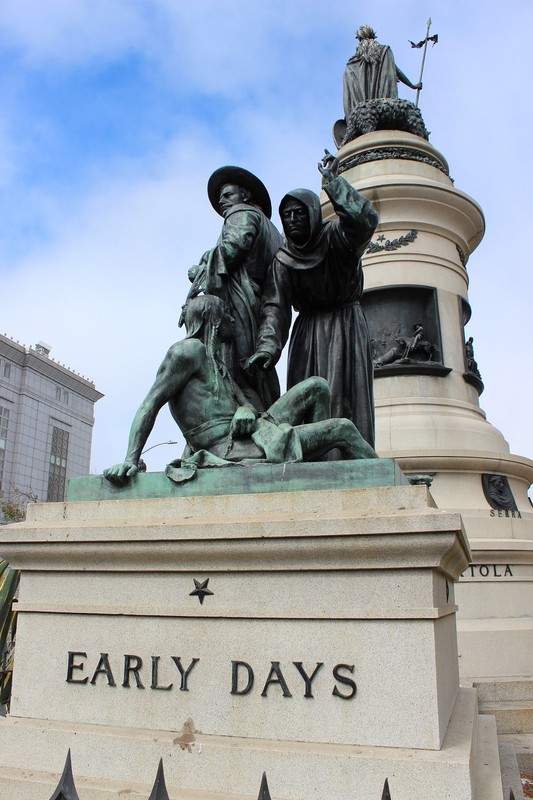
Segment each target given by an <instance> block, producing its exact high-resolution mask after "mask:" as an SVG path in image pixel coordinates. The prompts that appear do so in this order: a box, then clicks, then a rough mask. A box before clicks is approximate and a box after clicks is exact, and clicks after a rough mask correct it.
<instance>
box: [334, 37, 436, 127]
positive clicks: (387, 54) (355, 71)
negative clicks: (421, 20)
mask: <svg viewBox="0 0 533 800" xmlns="http://www.w3.org/2000/svg"><path fill="white" fill-rule="evenodd" d="M355 37H356V39H357V40H358V42H359V45H358V47H357V49H356V51H355V53H354V55H353V56H352V57H351V58H350V59H349V61H348V63H347V64H346V69H345V70H344V92H343V95H344V115H345V117H346V120H348V119H349V118H350V114H351V113H352V111H353V110H354V107H355V106H356V105H357V103H362V102H363V101H364V100H376V99H378V98H381V97H389V98H391V97H392V98H397V97H398V81H401V82H402V83H404V84H405V85H406V86H409V88H410V89H421V88H422V84H421V83H416V84H415V83H411V81H410V80H409V78H408V77H407V75H404V73H403V72H402V71H401V69H400V68H399V67H398V65H397V64H396V62H395V61H394V56H393V54H392V50H391V49H390V47H389V46H388V45H385V44H379V42H378V40H377V38H376V32H375V31H374V30H373V28H371V27H370V25H361V27H360V28H359V30H358V31H357V33H356V34H355Z"/></svg>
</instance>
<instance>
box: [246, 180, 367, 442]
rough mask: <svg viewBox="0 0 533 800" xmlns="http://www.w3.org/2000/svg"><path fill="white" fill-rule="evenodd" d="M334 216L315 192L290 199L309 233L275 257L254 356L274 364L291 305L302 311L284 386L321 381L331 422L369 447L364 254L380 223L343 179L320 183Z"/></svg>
mask: <svg viewBox="0 0 533 800" xmlns="http://www.w3.org/2000/svg"><path fill="white" fill-rule="evenodd" d="M324 189H325V191H326V192H327V194H328V196H329V197H330V199H331V202H332V204H333V207H334V209H335V212H336V213H337V217H338V218H337V219H336V220H333V221H330V222H322V213H321V207H320V200H319V198H318V196H317V195H316V194H315V193H314V192H310V191H308V190H307V189H296V190H295V191H293V192H290V193H289V194H288V195H286V196H285V197H284V198H283V200H282V202H281V206H280V209H281V208H282V207H283V205H284V204H285V202H286V201H287V200H288V199H295V200H298V201H300V202H301V203H303V204H304V205H305V207H306V208H307V210H308V213H309V219H310V225H311V235H310V238H309V240H308V241H307V242H306V244H304V245H302V246H297V245H295V244H294V243H293V242H291V241H287V242H286V243H285V245H284V246H283V247H282V248H281V249H280V250H279V251H278V252H277V253H276V256H275V258H274V261H273V265H272V270H271V271H270V273H269V275H268V277H267V279H266V281H265V286H264V289H263V308H262V313H261V325H260V329H259V333H258V337H257V345H256V352H264V353H268V354H269V355H271V356H272V358H273V361H274V363H276V361H277V360H278V358H279V356H280V354H281V351H282V349H283V347H284V345H285V343H286V341H287V338H288V335H289V329H290V324H291V306H292V307H294V309H296V310H297V311H298V312H299V314H298V317H297V318H296V321H295V323H294V327H293V331H292V335H291V341H290V346H289V358H288V373H287V387H288V388H290V387H291V386H294V385H295V384H296V383H298V382H299V381H301V380H304V378H308V377H311V376H313V375H318V376H319V377H322V378H325V379H326V380H327V381H328V383H329V385H330V387H331V394H332V410H331V416H332V417H345V418H347V419H350V420H351V421H352V422H353V423H354V424H355V425H356V427H357V428H358V430H359V432H360V433H361V435H362V437H363V438H364V439H365V440H366V441H367V442H368V443H369V444H370V445H371V446H372V447H373V446H374V439H375V436H374V399H373V365H372V354H371V349H370V341H369V335H368V327H367V323H366V318H365V315H364V312H363V309H362V308H361V305H360V303H359V300H360V298H361V295H362V293H363V270H362V266H361V256H362V255H363V253H364V251H365V250H366V247H367V245H368V243H369V241H370V238H371V237H372V234H373V232H374V230H375V228H376V225H377V223H378V216H377V214H376V212H375V210H374V208H373V207H372V204H371V203H370V201H369V200H367V199H366V198H365V197H363V195H361V194H359V192H357V191H356V190H355V189H354V188H353V187H352V186H350V184H349V183H348V182H347V181H346V180H344V178H342V177H338V178H335V179H334V180H332V181H330V182H329V183H327V184H326V185H325V186H324Z"/></svg>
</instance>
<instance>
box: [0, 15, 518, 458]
mask: <svg viewBox="0 0 533 800" xmlns="http://www.w3.org/2000/svg"><path fill="white" fill-rule="evenodd" d="M429 17H431V18H432V27H431V33H437V34H438V36H439V43H438V44H437V45H436V46H435V47H431V48H430V49H429V50H428V54H427V59H426V68H425V73H424V78H423V81H424V88H423V90H422V92H421V95H420V103H419V105H420V108H421V111H422V114H423V117H424V121H425V124H426V127H427V128H428V129H429V130H430V131H431V136H430V141H431V143H432V144H433V145H434V146H435V147H436V148H437V149H438V150H439V151H440V152H441V153H442V154H443V155H444V156H445V157H446V159H447V160H448V163H449V165H450V173H451V175H452V177H453V178H454V180H455V186H456V187H457V188H458V189H460V190H462V191H464V192H466V193H467V194H469V195H470V196H471V197H473V198H474V199H475V200H476V201H477V202H478V203H479V204H480V205H481V207H482V208H483V211H484V213H485V218H486V225H487V230H486V234H485V238H484V240H483V241H482V243H481V244H480V245H479V247H478V249H477V250H476V251H475V252H474V253H473V254H472V256H471V257H470V260H469V263H468V272H469V277H470V287H469V299H470V303H471V306H472V319H471V321H470V322H469V324H468V325H467V328H466V334H467V336H473V337H474V342H475V355H476V359H477V361H478V364H479V368H480V371H481V374H482V377H483V380H484V383H485V392H484V394H482V396H481V400H480V403H481V407H482V408H483V409H484V411H485V412H486V414H487V417H488V419H489V421H490V422H491V423H492V424H493V425H495V426H496V427H497V428H499V429H500V430H501V431H502V432H503V434H504V436H505V438H506V439H507V441H508V442H509V444H510V447H511V452H514V453H517V454H519V455H525V456H528V457H530V458H533V427H532V426H531V425H530V403H531V397H532V395H533V377H532V369H531V366H530V353H529V346H530V343H531V335H530V331H531V310H530V309H531V306H532V297H533V291H532V290H533V276H532V256H531V253H532V248H531V244H530V242H529V238H528V237H529V235H530V233H531V232H530V233H528V231H529V226H530V225H531V218H530V216H529V215H530V213H531V212H532V210H533V203H532V202H531V199H530V198H531V185H532V179H533V174H532V173H533V168H532V162H531V157H530V152H531V126H532V116H533V111H532V110H531V109H532V104H531V98H530V96H529V92H528V88H529V84H530V71H531V56H530V53H529V48H528V46H527V41H528V35H529V32H530V31H531V30H532V29H533V3H532V2H531V0H507V2H506V3H505V4H503V3H502V2H501V1H500V0H499V1H498V2H497V1H496V0H466V2H465V1H464V0H463V1H462V2H459V0H444V2H443V1H442V0H441V2H439V3H434V2H426V0H375V2H374V3H372V4H369V3H361V2H356V0H351V2H347V1H345V0H339V2H337V3H336V4H334V6H328V5H327V4H325V3H324V2H323V0H268V2H266V1H265V0H196V1H195V2H194V3H193V2H183V1H180V0H47V1H46V3H43V2H42V0H0V202H1V207H2V212H3V213H2V216H1V218H0V292H1V298H2V303H1V308H2V312H1V317H0V332H2V333H3V332H5V333H7V335H9V336H12V337H13V338H14V339H17V340H19V341H20V342H21V343H24V344H26V345H27V346H30V345H33V344H35V343H36V342H38V341H39V340H42V341H44V342H46V343H48V344H50V345H51V346H52V352H51V356H52V357H53V358H55V359H56V360H57V361H59V362H60V363H63V364H65V365H67V366H69V367H71V368H72V369H74V370H76V371H77V372H80V373H81V374H83V375H85V376H87V377H88V378H90V379H91V380H93V381H94V383H95V385H96V387H97V388H98V389H99V390H100V391H102V392H103V393H104V394H105V397H104V398H103V399H102V400H100V401H99V402H98V403H97V405H96V409H95V414H96V422H95V427H94V435H93V452H92V466H91V470H92V472H94V473H100V472H101V471H102V470H103V468H104V467H106V466H109V465H111V464H113V463H116V462H117V461H120V460H122V458H123V457H124V455H125V451H126V443H127V437H128V431H129V427H130V423H131V420H132V418H133V415H134V413H135V410H136V408H137V407H138V405H139V403H140V401H141V400H142V399H143V397H144V395H145V393H146V391H147V390H148V388H149V386H150V385H151V383H152V380H153V377H154V375H155V371H156V369H157V367H158V365H159V363H160V361H161V359H162V357H163V355H164V353H165V351H166V349H167V347H168V346H169V345H170V344H171V343H172V342H174V341H176V340H177V339H179V338H182V336H183V333H182V331H180V330H179V329H178V327H177V320H178V317H179V313H180V309H181V304H182V302H183V300H184V298H185V295H186V293H187V291H188V287H189V284H188V280H187V270H188V268H189V267H190V266H191V265H192V264H195V263H197V262H198V259H199V258H200V256H201V255H202V253H203V252H204V251H205V250H207V249H208V248H210V247H212V246H213V245H214V244H215V242H216V239H217V236H218V233H219V232H220V227H221V219H220V217H219V216H218V215H217V214H216V213H215V211H214V210H213V209H212V208H211V206H210V204H209V201H208V199H207V194H206V184H207V180H208V178H209V176H210V174H211V173H212V172H213V171H214V170H215V169H216V168H218V167H220V166H222V165H224V164H237V165H240V166H243V167H246V168H247V169H250V170H251V171H253V172H254V173H255V174H257V175H258V176H259V177H260V178H261V179H262V180H263V181H264V182H265V184H266V185H267V186H268V189H269V191H270V195H271V197H272V201H273V206H274V208H275V209H277V207H278V205H279V201H280V199H281V197H282V196H283V195H284V194H285V193H286V192H287V191H288V190H290V189H292V188H294V187H296V186H303V187H306V188H310V189H313V190H315V191H319V188H320V175H319V173H318V171H317V169H316V164H317V161H318V160H319V159H320V157H321V156H322V153H323V150H324V148H325V147H327V148H329V149H331V150H334V146H333V142H332V137H331V130H332V126H333V123H334V122H335V120H337V119H338V118H339V117H342V116H343V111H342V74H343V71H344V66H345V63H346V61H347V60H348V58H349V57H350V56H351V55H352V54H353V52H354V50H355V46H356V42H355V38H354V34H355V30H356V29H357V28H358V27H359V26H360V25H361V24H370V25H372V27H374V28H375V29H376V31H377V33H378V38H379V41H380V42H381V43H383V44H388V45H390V46H391V47H392V49H393V52H394V55H395V59H396V62H397V64H398V66H399V67H400V68H401V69H402V70H403V72H404V73H406V74H407V76H408V77H409V78H410V79H411V80H412V81H413V82H416V81H417V80H418V76H419V71H420V62H421V51H420V50H414V49H412V48H411V47H410V45H409V40H413V41H419V40H420V39H422V38H423V37H424V36H425V33H426V23H427V20H428V18H429ZM400 96H401V97H405V98H407V99H411V100H413V99H414V92H412V91H411V90H409V89H408V88H407V87H404V86H401V85H400ZM273 219H274V221H275V222H276V223H277V224H278V223H279V218H278V217H277V212H276V213H275V214H274V217H273ZM281 377H283V376H281ZM169 440H179V441H181V439H180V438H179V437H178V432H177V429H176V427H175V425H174V423H173V422H172V420H171V418H170V415H169V414H168V412H167V411H166V410H164V411H163V412H162V413H161V415H160V418H159V420H158V422H157V423H156V427H155V429H154V432H153V434H152V436H151V438H150V440H149V442H148V446H151V445H152V444H159V443H160V442H165V441H169ZM179 454H180V446H168V445H163V446H160V447H157V448H154V449H153V450H152V451H151V452H150V453H149V454H147V456H146V461H147V463H148V468H149V469H150V470H158V469H163V468H164V465H165V464H166V463H167V462H168V461H170V460H171V459H172V458H175V457H177V456H178V455H179Z"/></svg>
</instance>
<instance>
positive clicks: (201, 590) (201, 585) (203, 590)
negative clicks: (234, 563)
mask: <svg viewBox="0 0 533 800" xmlns="http://www.w3.org/2000/svg"><path fill="white" fill-rule="evenodd" d="M193 581H194V586H195V588H194V589H193V590H192V592H189V597H197V598H198V600H199V601H200V605H203V602H204V597H207V595H208V594H214V592H212V591H211V589H208V588H207V584H208V583H209V578H206V579H205V581H197V580H196V578H193Z"/></svg>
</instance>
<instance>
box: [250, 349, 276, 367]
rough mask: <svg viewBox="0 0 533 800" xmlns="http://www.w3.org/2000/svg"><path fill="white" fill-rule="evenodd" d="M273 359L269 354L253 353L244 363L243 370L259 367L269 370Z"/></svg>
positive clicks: (259, 351)
mask: <svg viewBox="0 0 533 800" xmlns="http://www.w3.org/2000/svg"><path fill="white" fill-rule="evenodd" d="M272 362H273V358H272V356H271V355H270V353H264V352H262V351H261V350H258V352H257V353H254V354H253V356H250V358H248V359H247V360H246V361H245V364H244V369H250V367H259V368H260V369H264V370H267V369H271V367H272Z"/></svg>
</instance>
